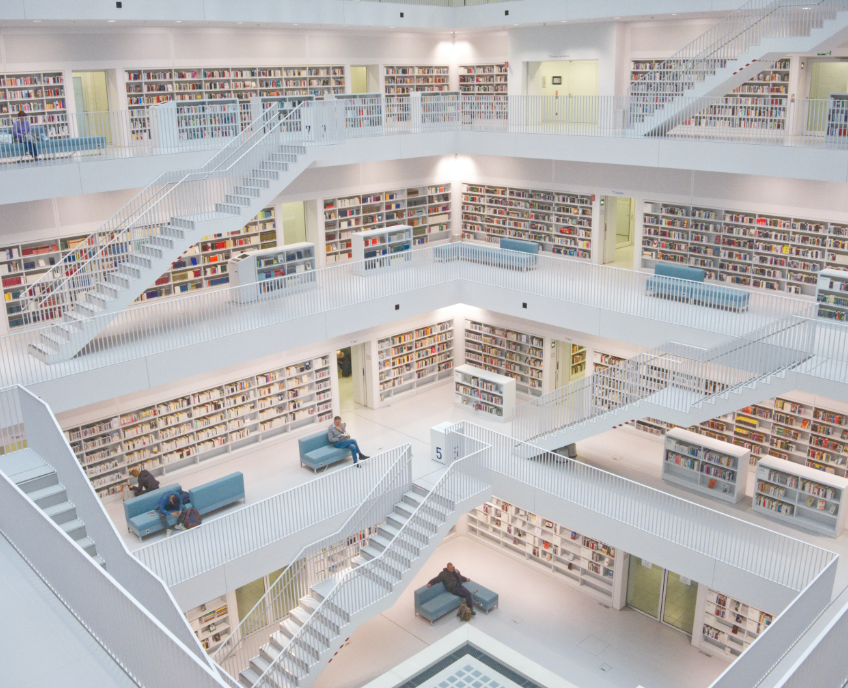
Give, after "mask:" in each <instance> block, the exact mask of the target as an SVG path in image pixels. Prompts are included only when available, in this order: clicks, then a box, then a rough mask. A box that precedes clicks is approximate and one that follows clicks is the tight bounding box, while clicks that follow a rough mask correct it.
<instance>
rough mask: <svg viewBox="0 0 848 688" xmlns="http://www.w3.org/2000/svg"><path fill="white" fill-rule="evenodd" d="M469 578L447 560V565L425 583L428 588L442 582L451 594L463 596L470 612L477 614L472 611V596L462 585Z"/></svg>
mask: <svg viewBox="0 0 848 688" xmlns="http://www.w3.org/2000/svg"><path fill="white" fill-rule="evenodd" d="M469 580H470V579H469V578H466V577H465V576H463V575H462V574H461V573H460V572H459V569H456V568H454V565H453V564H451V563H450V562H448V565H447V566H445V568H443V569H442V572H441V573H440V574H439V575H438V576H436V577H435V578H434V579H433V580H431V581H430V582H429V583H427V587H428V588H429V587H430V586H432V585H435V584H436V583H442V584H443V585H444V586H445V590H447V591H448V592H449V593H450V594H451V595H456V596H457V597H464V598H465V604H467V605H468V608H469V609H470V610H471V614H472V615H474V616H477V612H475V611H474V605H473V604H472V602H473V600H474V598H473V597H472V595H471V591H469V590H468V588H465V587H463V585H462V584H463V583H467V582H468V581H469Z"/></svg>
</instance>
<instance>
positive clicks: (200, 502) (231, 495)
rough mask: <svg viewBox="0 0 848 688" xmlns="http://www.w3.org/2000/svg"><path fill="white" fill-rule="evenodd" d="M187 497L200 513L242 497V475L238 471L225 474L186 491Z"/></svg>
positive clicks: (206, 512) (205, 512)
mask: <svg viewBox="0 0 848 688" xmlns="http://www.w3.org/2000/svg"><path fill="white" fill-rule="evenodd" d="M188 494H189V499H190V500H191V503H192V504H193V505H194V508H195V509H197V510H198V511H199V512H200V513H201V514H208V513H209V512H210V511H214V510H215V509H220V508H221V507H222V506H226V505H227V504H233V503H234V502H237V501H239V500H240V499H244V475H243V474H242V473H241V472H240V471H236V472H235V473H230V475H225V476H224V477H223V478H218V479H217V480H213V481H211V482H208V483H204V484H203V485H199V486H197V487H193V488H192V489H190V490H189V491H188Z"/></svg>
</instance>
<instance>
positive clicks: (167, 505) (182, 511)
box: [156, 492, 187, 536]
mask: <svg viewBox="0 0 848 688" xmlns="http://www.w3.org/2000/svg"><path fill="white" fill-rule="evenodd" d="M156 510H157V511H158V512H159V518H161V519H162V527H163V528H165V530H166V531H167V532H166V535H167V536H170V535H171V534H172V533H173V531H172V530H171V529H170V528H169V527H168V516H173V517H174V518H175V519H177V523H176V525H175V526H174V528H175V529H176V530H185V529H186V526H185V523H183V521H185V517H186V511H187V509H186V508H185V504H184V503H183V498H182V497H181V496H180V493H179V492H166V493H165V494H164V495H162V498H161V499H160V500H159V507H158V508H157V509H156Z"/></svg>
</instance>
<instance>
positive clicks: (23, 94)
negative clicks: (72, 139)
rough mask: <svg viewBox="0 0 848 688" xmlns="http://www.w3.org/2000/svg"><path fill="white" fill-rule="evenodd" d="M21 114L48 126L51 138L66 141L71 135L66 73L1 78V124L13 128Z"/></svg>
mask: <svg viewBox="0 0 848 688" xmlns="http://www.w3.org/2000/svg"><path fill="white" fill-rule="evenodd" d="M20 110H23V111H24V112H25V113H26V114H27V118H28V119H29V121H30V122H33V123H35V124H43V125H45V126H46V127H47V130H48V133H49V135H50V137H51V138H66V137H67V136H68V135H69V132H68V125H67V103H66V102H65V83H64V75H63V74H62V72H25V73H3V74H0V124H2V125H3V126H11V124H12V122H13V121H14V120H15V118H16V116H17V113H18V112H19V111H20Z"/></svg>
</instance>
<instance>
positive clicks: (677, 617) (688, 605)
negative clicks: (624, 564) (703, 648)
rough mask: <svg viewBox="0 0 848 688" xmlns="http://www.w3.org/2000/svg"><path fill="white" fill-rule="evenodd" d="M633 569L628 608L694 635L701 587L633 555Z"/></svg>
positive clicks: (631, 568) (631, 564)
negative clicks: (693, 630)
mask: <svg viewBox="0 0 848 688" xmlns="http://www.w3.org/2000/svg"><path fill="white" fill-rule="evenodd" d="M629 566H630V568H629V570H628V573H627V606H628V607H631V608H632V609H635V610H636V611H638V612H642V613H643V614H646V615H647V616H650V617H651V618H652V619H656V620H657V621H659V622H660V623H662V624H665V625H666V626H671V627H672V628H676V629H677V630H678V631H681V632H682V633H685V634H686V635H689V636H691V635H692V627H693V625H694V623H695V609H696V607H697V601H698V584H697V583H696V582H695V581H692V580H689V579H688V578H684V577H683V576H681V575H679V574H677V573H674V571H669V570H668V569H664V568H661V567H659V566H656V565H655V564H652V563H651V562H649V561H645V560H644V559H640V558H639V557H637V556H634V555H632V554H631V555H630V564H629Z"/></svg>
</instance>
